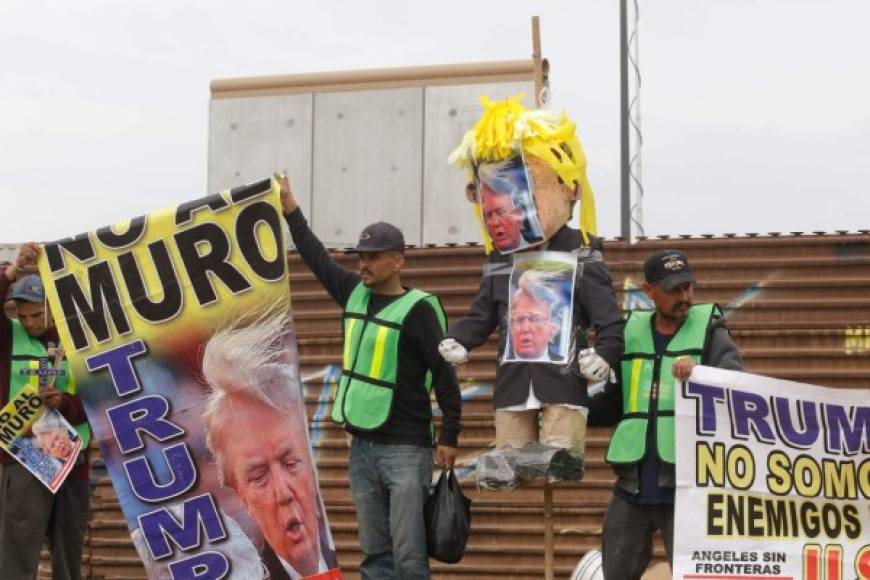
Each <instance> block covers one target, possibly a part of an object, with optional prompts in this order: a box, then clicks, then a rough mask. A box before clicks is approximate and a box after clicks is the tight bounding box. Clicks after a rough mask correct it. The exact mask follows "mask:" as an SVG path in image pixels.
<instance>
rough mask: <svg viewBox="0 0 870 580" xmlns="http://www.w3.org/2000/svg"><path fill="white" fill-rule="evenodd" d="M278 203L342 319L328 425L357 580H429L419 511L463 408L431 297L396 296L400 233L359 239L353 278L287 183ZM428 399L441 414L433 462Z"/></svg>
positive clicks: (446, 459) (379, 226)
mask: <svg viewBox="0 0 870 580" xmlns="http://www.w3.org/2000/svg"><path fill="white" fill-rule="evenodd" d="M276 179H277V180H278V182H279V183H280V184H281V203H282V205H283V209H284V217H285V219H286V220H287V225H288V226H289V227H290V234H291V236H292V237H293V243H294V244H295V245H296V249H297V250H298V251H299V254H300V256H301V257H302V259H303V260H304V261H305V263H306V264H307V265H308V267H309V268H310V269H311V271H312V272H313V273H314V275H315V276H316V277H317V279H318V280H319V281H320V283H321V284H323V286H324V287H325V288H326V291H327V292H329V295H330V296H331V297H332V299H333V300H335V301H336V302H337V303H338V304H339V305H340V306H341V307H342V308H343V309H344V314H343V317H342V324H343V331H344V332H343V338H344V340H343V356H342V361H343V364H342V366H343V372H342V375H341V379H340V380H339V385H338V392H337V394H336V398H335V403H334V405H333V409H332V419H333V420H334V421H336V422H338V423H341V424H343V425H344V427H345V430H346V431H347V432H348V433H350V435H351V448H350V487H351V495H352V497H353V502H354V506H355V507H356V512H357V520H358V530H359V543H360V547H361V548H362V552H363V561H362V564H361V565H360V573H361V575H362V578H363V579H364V580H369V579H370V580H388V579H401V580H413V579H425V578H429V577H430V573H429V559H428V556H427V553H426V529H425V524H424V519H423V506H424V503H425V501H426V498H427V497H428V495H429V486H430V482H431V479H432V465H433V459H434V462H435V463H438V464H439V465H441V466H442V467H453V463H454V461H455V460H456V447H457V440H458V437H459V430H460V415H461V410H462V401H461V395H460V391H459V383H458V381H457V378H456V372H455V371H454V370H453V367H452V366H451V365H450V364H449V363H447V362H446V361H445V360H444V359H443V358H442V357H441V355H440V354H439V353H438V343H439V342H440V341H441V339H442V338H443V337H444V331H445V328H446V321H447V319H446V316H445V314H444V309H443V308H442V306H441V302H440V301H439V300H438V298H437V297H436V296H433V295H432V294H428V293H426V292H422V291H420V290H416V289H413V288H406V287H404V286H402V283H401V280H400V272H401V270H402V267H403V266H404V265H405V241H404V237H403V235H402V232H401V231H400V230H399V229H398V228H396V227H395V226H393V225H390V224H388V223H385V222H378V223H375V224H371V225H369V226H367V227H366V228H365V229H363V231H362V233H361V234H360V236H359V244H358V245H357V246H356V248H355V251H356V252H357V253H358V254H359V273H357V272H352V271H350V270H346V269H344V268H342V267H341V266H339V265H338V264H337V263H335V261H334V260H333V259H332V258H330V256H329V254H328V253H327V251H326V249H325V248H324V247H323V244H321V243H320V240H318V239H317V237H316V236H315V235H314V232H312V231H311V229H310V228H309V227H308V223H307V222H306V220H305V217H304V216H303V215H302V211H301V210H300V209H299V206H298V204H297V203H296V200H295V199H294V197H293V194H292V193H291V191H290V185H289V183H288V181H287V178H286V177H284V176H276ZM431 390H434V391H435V397H436V399H437V400H438V406H439V407H440V408H441V411H442V415H443V417H442V423H441V433H440V436H439V438H438V444H437V446H436V447H435V449H434V457H433V445H434V439H433V435H434V433H433V426H432V405H431V402H430V393H431Z"/></svg>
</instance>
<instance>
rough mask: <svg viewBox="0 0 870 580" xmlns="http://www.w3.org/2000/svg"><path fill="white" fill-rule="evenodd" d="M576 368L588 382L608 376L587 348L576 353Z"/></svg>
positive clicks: (607, 369)
mask: <svg viewBox="0 0 870 580" xmlns="http://www.w3.org/2000/svg"><path fill="white" fill-rule="evenodd" d="M442 344H443V343H442ZM577 366H578V367H579V369H580V374H581V375H583V376H584V377H586V378H587V379H589V380H590V381H603V380H604V379H606V378H607V377H608V376H609V375H610V365H609V364H607V361H606V360H604V359H603V358H601V357H600V356H599V355H598V353H597V352H595V349H594V348H587V349H584V350H581V351H580V352H578V353H577Z"/></svg>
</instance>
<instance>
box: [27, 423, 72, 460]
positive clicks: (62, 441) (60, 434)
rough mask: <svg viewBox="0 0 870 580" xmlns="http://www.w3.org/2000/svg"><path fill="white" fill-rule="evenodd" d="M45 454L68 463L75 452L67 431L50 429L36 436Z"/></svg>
mask: <svg viewBox="0 0 870 580" xmlns="http://www.w3.org/2000/svg"><path fill="white" fill-rule="evenodd" d="M36 439H37V441H38V443H39V446H40V447H41V448H42V451H43V453H45V454H46V455H49V456H51V457H56V458H58V459H60V460H61V461H66V460H67V459H68V458H69V456H70V455H72V452H73V443H72V441H70V438H69V433H67V431H66V429H50V430H48V431H44V432H42V433H40V434H39V435H37V436H36Z"/></svg>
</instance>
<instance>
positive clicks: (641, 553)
mask: <svg viewBox="0 0 870 580" xmlns="http://www.w3.org/2000/svg"><path fill="white" fill-rule="evenodd" d="M643 272H644V278H645V279H646V282H645V283H644V285H643V289H644V292H646V294H647V296H649V297H650V298H651V299H652V301H653V303H654V304H655V311H654V312H653V311H639V310H635V311H634V312H632V313H631V315H630V316H629V318H628V321H627V322H626V324H625V354H624V355H623V356H622V359H621V361H620V368H619V369H618V375H619V379H620V380H619V381H618V383H614V384H609V385H608V386H607V387H606V388H605V390H604V391H603V392H601V393H599V394H597V395H596V396H594V397H593V398H592V400H591V401H590V412H589V424H590V425H599V426H600V425H613V424H615V423H617V422H618V423H619V425H618V426H617V427H616V430H615V431H614V433H613V437H612V438H611V440H610V446H609V447H608V449H607V456H606V459H607V462H608V463H610V464H611V466H612V467H613V470H614V471H615V472H616V476H617V481H616V488H615V489H614V492H613V499H612V500H611V502H610V505H609V507H608V508H607V515H606V516H605V518H604V529H603V537H602V554H603V558H604V577H605V578H607V580H629V579H636V578H640V577H641V575H642V574H643V573H644V570H646V567H647V565H648V564H649V562H650V558H651V556H652V536H653V533H654V532H655V531H656V530H659V531H661V534H662V537H663V538H664V543H665V549H666V551H667V554H668V558H669V559H670V560H671V562H673V552H672V548H673V538H674V487H675V483H676V482H675V470H674V450H675V446H674V392H675V388H676V382H677V381H678V380H686V379H688V378H689V375H691V373H692V369H693V368H694V366H695V365H696V364H703V365H708V366H713V367H718V368H722V369H730V370H742V368H743V363H742V361H741V358H740V352H739V351H738V350H737V346H736V345H735V344H734V341H733V340H732V339H731V335H730V333H729V332H728V329H727V328H726V326H725V324H724V320H723V319H722V313H721V311H720V310H719V307H718V306H717V305H715V304H698V305H695V304H694V292H695V290H694V287H695V276H694V274H693V273H692V270H691V268H690V267H689V260H688V258H687V257H686V255H685V254H683V253H682V252H679V251H677V250H664V251H661V252H656V253H655V254H653V255H652V256H650V257H649V258H648V259H647V260H646V262H644V267H643Z"/></svg>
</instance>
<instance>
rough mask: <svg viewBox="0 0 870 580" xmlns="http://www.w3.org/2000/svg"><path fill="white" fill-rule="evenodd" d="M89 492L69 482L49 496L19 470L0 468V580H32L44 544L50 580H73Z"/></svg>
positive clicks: (82, 483)
mask: <svg viewBox="0 0 870 580" xmlns="http://www.w3.org/2000/svg"><path fill="white" fill-rule="evenodd" d="M90 505H91V488H90V484H89V483H88V482H87V481H81V480H79V479H75V478H74V477H69V478H68V479H67V480H66V481H65V482H63V485H61V486H60V488H59V489H58V490H57V495H55V494H52V493H51V492H50V491H48V489H46V488H45V487H43V485H42V484H41V483H39V481H37V480H36V478H35V477H34V476H33V475H31V474H30V472H29V471H27V469H25V468H24V466H22V465H19V464H18V463H10V464H7V465H3V466H2V467H0V578H2V579H3V580H33V579H34V578H36V576H37V568H38V567H39V552H40V549H41V548H42V541H43V538H45V539H47V540H48V549H49V550H50V551H51V570H52V572H51V574H52V576H51V577H52V578H53V579H54V580H78V579H80V578H81V577H82V576H81V565H82V547H83V546H84V542H85V530H86V529H87V527H88V512H89V511H90Z"/></svg>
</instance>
